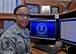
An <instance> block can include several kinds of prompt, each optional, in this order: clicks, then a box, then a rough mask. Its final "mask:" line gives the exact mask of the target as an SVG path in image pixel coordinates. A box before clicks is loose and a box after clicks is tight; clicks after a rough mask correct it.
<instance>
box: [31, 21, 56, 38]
mask: <svg viewBox="0 0 76 54" xmlns="http://www.w3.org/2000/svg"><path fill="white" fill-rule="evenodd" d="M30 32H31V33H30V35H31V36H36V37H44V38H55V33H56V20H31V21H30Z"/></svg>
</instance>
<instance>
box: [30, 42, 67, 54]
mask: <svg viewBox="0 0 76 54" xmlns="http://www.w3.org/2000/svg"><path fill="white" fill-rule="evenodd" d="M32 46H35V44H34V43H33V42H31V44H30V47H31V49H32V51H34V52H36V54H48V53H47V52H45V51H42V50H39V49H36V48H33V47H32ZM57 54H67V53H65V52H63V51H61V52H59V53H57Z"/></svg>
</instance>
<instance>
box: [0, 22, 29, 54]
mask: <svg viewBox="0 0 76 54" xmlns="http://www.w3.org/2000/svg"><path fill="white" fill-rule="evenodd" d="M28 52H30V36H29V30H28V29H26V28H24V29H20V28H19V27H18V25H17V24H16V23H15V25H13V26H11V27H10V28H9V29H8V30H7V31H5V32H4V33H3V34H2V36H1V37H0V54H27V53H28Z"/></svg>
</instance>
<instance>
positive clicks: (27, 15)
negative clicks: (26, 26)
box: [15, 13, 29, 19]
mask: <svg viewBox="0 0 76 54" xmlns="http://www.w3.org/2000/svg"><path fill="white" fill-rule="evenodd" d="M15 15H19V16H21V17H22V19H24V17H25V16H26V17H29V14H23V13H22V14H15Z"/></svg>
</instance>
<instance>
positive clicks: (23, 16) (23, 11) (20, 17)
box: [16, 7, 29, 28]
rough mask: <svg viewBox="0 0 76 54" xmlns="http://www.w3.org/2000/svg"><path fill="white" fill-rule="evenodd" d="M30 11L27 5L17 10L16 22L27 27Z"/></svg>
mask: <svg viewBox="0 0 76 54" xmlns="http://www.w3.org/2000/svg"><path fill="white" fill-rule="evenodd" d="M28 13H29V11H28V9H27V8H26V7H21V8H19V9H18V10H17V12H16V22H17V24H18V25H19V26H20V27H22V28H23V27H26V26H27V24H28V23H29V15H28Z"/></svg>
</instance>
